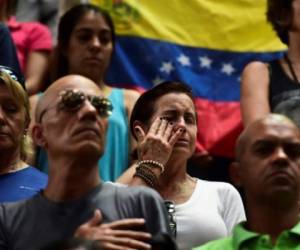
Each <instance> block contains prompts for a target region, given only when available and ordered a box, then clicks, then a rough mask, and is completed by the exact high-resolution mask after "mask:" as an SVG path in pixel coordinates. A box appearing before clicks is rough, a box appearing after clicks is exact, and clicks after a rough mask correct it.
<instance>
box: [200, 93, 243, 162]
mask: <svg viewBox="0 0 300 250" xmlns="http://www.w3.org/2000/svg"><path fill="white" fill-rule="evenodd" d="M195 104H196V108H197V112H198V135H197V145H196V150H197V151H198V152H201V151H203V150H204V149H205V150H207V151H208V152H209V153H211V154H214V155H219V156H225V157H233V156H234V146H235V141H236V139H237V137H238V136H239V134H240V133H241V131H242V129H243V126H242V123H241V114H240V104H239V102H214V101H209V100H205V99H201V98H196V99H195Z"/></svg>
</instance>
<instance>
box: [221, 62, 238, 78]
mask: <svg viewBox="0 0 300 250" xmlns="http://www.w3.org/2000/svg"><path fill="white" fill-rule="evenodd" d="M234 71H235V68H234V67H233V66H232V65H231V63H223V66H222V69H221V72H223V73H224V74H226V75H228V76H230V75H231V74H232V73H233V72H234Z"/></svg>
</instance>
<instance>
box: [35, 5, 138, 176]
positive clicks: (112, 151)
mask: <svg viewBox="0 0 300 250" xmlns="http://www.w3.org/2000/svg"><path fill="white" fill-rule="evenodd" d="M114 46H115V30H114V26H113V22H112V20H111V18H110V16H109V15H108V13H107V12H105V11H103V10H101V9H99V8H98V7H97V6H94V5H91V4H80V5H77V6H74V7H73V8H71V9H70V10H68V11H67V12H66V13H65V14H64V15H63V16H62V17H61V19H60V21H59V25H58V41H57V46H56V48H55V50H54V54H53V60H52V62H51V68H50V72H49V74H50V82H53V81H55V80H56V79H58V78H60V77H62V76H64V75H68V74H79V75H83V76H85V77H87V78H89V79H91V80H93V81H94V82H95V83H97V84H98V86H100V88H101V89H102V91H103V92H104V94H105V96H106V97H107V98H108V99H109V100H110V101H111V102H112V104H113V106H114V109H113V112H112V115H111V116H110V117H109V120H108V122H109V126H108V127H109V129H108V131H107V135H106V151H105V153H104V155H103V157H102V158H101V160H100V161H99V171H100V175H101V177H102V179H103V180H104V181H114V180H115V179H117V178H118V177H119V176H120V175H121V174H122V173H123V172H124V171H125V170H126V169H127V167H128V166H129V165H130V159H129V156H130V152H131V148H132V147H133V146H134V145H133V144H134V140H132V139H131V138H132V137H131V136H130V133H129V126H128V121H129V117H130V113H131V110H132V107H133V105H134V103H135V101H136V99H137V98H138V97H139V93H138V92H136V91H133V90H128V89H118V88H112V87H109V86H108V85H107V84H106V82H105V80H104V76H105V73H106V71H107V69H108V67H109V64H110V60H111V55H112V53H113V50H114ZM38 98H39V97H38V96H36V97H34V98H32V100H31V101H32V103H33V105H34V106H35V105H36V101H37V100H38ZM36 165H37V167H38V168H39V169H42V170H43V171H47V169H48V161H47V159H46V154H45V152H44V151H43V150H40V151H39V152H38V153H37V162H36Z"/></svg>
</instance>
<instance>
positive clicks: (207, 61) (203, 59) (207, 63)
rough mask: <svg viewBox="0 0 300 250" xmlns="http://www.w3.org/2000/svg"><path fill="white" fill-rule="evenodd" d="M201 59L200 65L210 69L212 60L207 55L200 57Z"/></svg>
mask: <svg viewBox="0 0 300 250" xmlns="http://www.w3.org/2000/svg"><path fill="white" fill-rule="evenodd" d="M199 61H200V67H201V68H208V69H210V67H211V64H212V60H211V59H210V58H209V57H207V56H200V57H199Z"/></svg>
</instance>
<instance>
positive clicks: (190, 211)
mask: <svg viewBox="0 0 300 250" xmlns="http://www.w3.org/2000/svg"><path fill="white" fill-rule="evenodd" d="M197 122H198V121H197V114H196V109H195V105H194V102H193V97H192V93H191V90H190V89H189V87H187V86H186V85H185V84H183V83H179V82H164V83H161V84H159V85H157V86H156V87H154V88H153V89H150V90H148V91H146V92H145V93H143V94H142V95H141V96H140V98H139V99H138V100H137V102H136V104H135V106H134V108H133V111H132V116H131V119H130V129H131V132H132V133H133V135H134V136H135V137H136V138H137V141H138V146H137V153H138V162H137V166H135V167H132V168H130V169H129V170H128V171H127V172H126V173H125V174H124V175H123V176H122V177H121V178H120V181H121V182H123V183H127V184H129V185H144V186H149V187H151V188H154V189H155V190H157V191H158V193H159V194H160V195H161V196H162V197H163V199H164V200H166V207H167V211H168V213H169V221H170V228H171V230H172V232H173V235H174V236H175V237H176V241H177V243H178V247H179V249H181V250H183V249H184V250H186V249H191V248H192V247H194V246H198V245H201V244H204V243H206V242H208V241H210V240H213V239H217V238H221V237H224V236H227V235H229V234H231V230H232V229H233V227H234V226H235V225H236V224H237V223H239V222H240V221H242V220H244V219H245V214H244V208H243V204H242V200H241V197H240V195H239V193H238V192H237V191H236V190H235V188H234V187H233V186H232V185H230V184H228V183H223V182H210V181H204V180H200V179H197V178H193V177H191V176H190V175H188V174H187V171H186V168H187V161H188V159H189V158H190V157H191V156H192V154H193V153H194V150H195V143H196V135H197ZM199 167H201V166H199Z"/></svg>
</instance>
